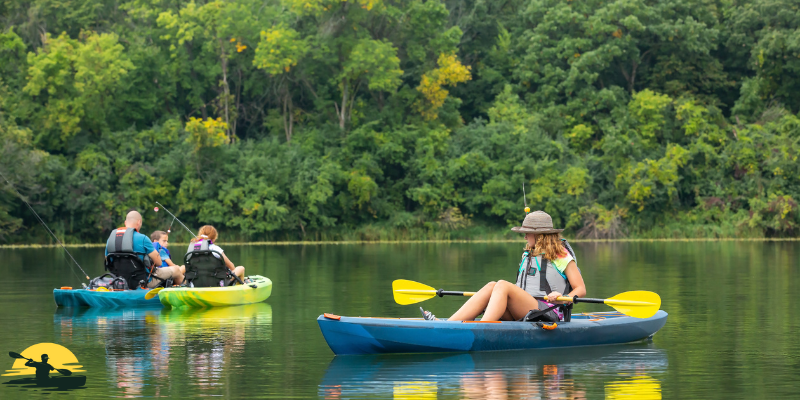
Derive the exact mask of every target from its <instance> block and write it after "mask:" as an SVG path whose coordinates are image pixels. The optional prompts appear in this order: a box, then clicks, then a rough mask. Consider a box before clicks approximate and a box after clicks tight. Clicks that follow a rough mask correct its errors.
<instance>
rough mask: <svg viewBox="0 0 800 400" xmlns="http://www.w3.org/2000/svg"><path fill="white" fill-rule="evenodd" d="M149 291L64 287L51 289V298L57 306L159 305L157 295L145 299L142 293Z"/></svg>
mask: <svg viewBox="0 0 800 400" xmlns="http://www.w3.org/2000/svg"><path fill="white" fill-rule="evenodd" d="M149 291H150V289H135V290H107V291H103V290H88V289H66V288H65V289H53V298H54V299H55V301H56V306H58V307H99V308H136V307H161V302H159V301H158V297H155V298H152V299H149V300H145V298H144V295H145V294H147V292H149Z"/></svg>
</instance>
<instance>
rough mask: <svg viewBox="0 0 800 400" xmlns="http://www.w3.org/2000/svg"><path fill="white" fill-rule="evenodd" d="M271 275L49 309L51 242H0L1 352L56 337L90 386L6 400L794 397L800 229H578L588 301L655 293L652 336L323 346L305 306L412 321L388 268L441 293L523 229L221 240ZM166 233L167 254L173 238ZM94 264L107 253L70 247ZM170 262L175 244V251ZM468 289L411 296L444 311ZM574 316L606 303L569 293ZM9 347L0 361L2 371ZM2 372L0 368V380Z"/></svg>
mask: <svg viewBox="0 0 800 400" xmlns="http://www.w3.org/2000/svg"><path fill="white" fill-rule="evenodd" d="M221 244H222V245H223V247H225V250H226V253H227V254H228V255H229V257H230V258H231V259H232V260H233V261H234V262H235V263H237V264H242V265H245V266H246V267H247V272H248V273H249V274H260V275H265V276H267V277H269V278H270V279H272V281H273V283H274V287H273V293H272V296H271V297H270V298H269V299H268V300H267V301H266V302H264V303H261V304H253V305H247V306H239V307H230V308H218V309H210V310H189V311H174V310H162V309H145V310H141V309H139V310H132V309H131V310H96V309H81V310H71V309H57V308H56V307H55V303H54V302H53V296H52V289H53V288H54V287H60V286H76V287H77V286H80V282H81V280H80V279H79V278H78V277H77V274H76V273H75V272H74V271H72V270H71V268H70V266H69V262H68V260H67V258H66V257H65V255H64V254H63V250H60V249H50V248H48V249H13V250H12V249H0V273H1V274H2V276H3V279H0V343H2V345H3V347H2V348H0V355H2V356H3V357H5V354H6V352H7V351H15V352H22V351H23V350H24V349H25V348H27V347H29V346H31V345H34V344H37V343H40V342H52V343H58V344H61V345H63V346H66V347H67V348H69V349H70V350H71V351H72V352H73V353H74V354H75V355H76V356H77V357H78V359H79V361H80V364H81V365H83V369H84V370H85V371H86V372H85V375H86V376H88V380H87V389H82V390H76V391H71V392H55V393H52V392H44V391H40V390H38V389H26V388H20V387H9V386H8V385H0V397H1V398H3V399H12V398H33V396H36V397H49V398H84V397H96V398H106V397H109V396H111V397H167V396H169V397H175V398H182V397H198V396H221V397H224V398H280V399H286V398H326V399H356V398H357V399H411V398H416V399H435V398H439V399H460V398H468V399H473V398H474V399H484V398H491V399H512V398H529V399H583V398H586V399H601V398H607V399H616V398H675V399H677V398H682V399H685V398H703V399H733V398H743V399H755V398H797V397H798V396H800V394H798V391H799V390H800V383H799V382H800V379H798V377H799V376H800V334H798V332H800V307H798V304H800V302H798V300H797V297H796V295H795V294H794V293H795V292H796V290H795V289H796V288H797V287H798V285H799V284H800V273H799V272H800V271H799V270H800V269H799V268H798V256H800V243H796V242H766V243H760V242H694V243H682V242H681V243H612V244H607V243H604V244H595V243H577V244H574V247H575V251H576V253H577V256H578V260H579V266H580V267H581V270H582V272H583V275H584V279H585V281H586V283H587V286H588V291H589V293H588V295H589V296H590V297H610V296H613V295H614V294H617V293H620V292H624V291H628V290H650V291H654V292H657V293H659V294H660V295H661V298H662V302H663V304H662V309H663V310H665V311H667V312H668V313H669V314H670V316H669V319H668V321H667V325H666V326H665V327H664V328H663V329H662V330H661V331H660V332H659V333H657V334H656V335H655V337H654V339H653V340H652V342H649V343H639V344H629V345H618V346H603V347H596V348H579V349H571V350H551V351H525V352H487V353H471V354H470V353H461V354H435V355H402V356H379V357H378V356H372V357H352V356H348V357H334V355H333V353H332V352H331V351H330V349H329V348H328V346H327V345H326V344H325V341H324V339H323V337H322V334H321V333H320V331H319V328H318V326H317V322H316V318H317V316H319V315H320V314H321V313H323V312H332V313H337V314H340V315H355V316H358V315H361V316H391V317H418V316H419V309H418V307H417V306H413V305H412V306H400V305H397V304H395V303H394V301H393V300H392V293H391V282H392V281H393V280H394V279H400V278H403V279H411V280H415V281H419V282H423V283H426V284H429V285H431V286H434V287H437V288H439V287H441V288H445V289H448V290H476V289H478V288H480V287H481V286H482V285H483V284H484V283H485V282H487V281H490V280H498V279H506V280H513V278H514V276H515V273H516V263H517V262H518V261H519V256H520V252H521V246H522V244H521V243H491V244H392V245H388V244H371V245H320V246H273V247H257V246H240V247H237V246H224V243H221ZM183 247H184V246H179V245H177V244H174V245H173V248H174V250H173V254H174V253H180V251H178V250H175V249H178V248H183ZM70 251H71V252H72V254H73V255H74V256H75V258H76V259H77V260H78V262H79V263H80V264H81V265H82V266H83V267H84V269H86V270H87V272H89V274H90V275H92V276H97V275H100V274H101V272H102V269H103V267H102V258H103V251H102V249H100V248H95V249H71V250H70ZM174 255H175V256H177V257H175V258H180V257H181V256H182V255H183V254H174ZM462 300H463V298H454V297H451V298H434V299H432V300H428V301H427V302H425V303H423V304H422V305H424V306H425V308H426V309H429V310H431V311H433V312H434V313H435V314H437V315H438V316H447V315H449V314H450V313H452V312H453V311H455V310H456V309H457V308H458V307H459V305H460V304H461V301H462ZM576 309H577V312H583V311H606V310H609V309H608V308H606V307H605V306H602V305H579V306H577V307H576ZM12 363H13V360H12V359H11V358H6V359H5V361H2V359H0V372H2V371H4V370H7V369H11V366H12ZM8 379H9V378H8V377H0V382H5V381H7V380H8Z"/></svg>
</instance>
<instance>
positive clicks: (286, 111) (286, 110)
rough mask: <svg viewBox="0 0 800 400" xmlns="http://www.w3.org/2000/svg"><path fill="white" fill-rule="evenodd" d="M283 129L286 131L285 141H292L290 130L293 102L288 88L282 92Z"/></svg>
mask: <svg viewBox="0 0 800 400" xmlns="http://www.w3.org/2000/svg"><path fill="white" fill-rule="evenodd" d="M283 130H284V131H285V132H286V143H287V144H291V143H292V130H294V104H293V103H292V95H291V93H290V92H289V90H284V93H283Z"/></svg>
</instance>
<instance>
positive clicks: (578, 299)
mask: <svg viewBox="0 0 800 400" xmlns="http://www.w3.org/2000/svg"><path fill="white" fill-rule="evenodd" d="M403 292H409V290H404V291H403ZM436 295H437V296H439V297H442V296H467V297H469V296H474V295H475V292H455V291H450V290H442V289H439V290H437V291H436ZM536 299H537V300H542V301H547V299H546V298H544V297H537V298H536ZM556 301H569V302H572V303H598V304H605V303H606V301H607V299H592V298H583V297H578V296H573V297H566V296H560V297H558V298H557V299H556ZM614 302H615V303H628V304H638V303H639V302H638V301H630V302H628V301H625V300H615V301H614Z"/></svg>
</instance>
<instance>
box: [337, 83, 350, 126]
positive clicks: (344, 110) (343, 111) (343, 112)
mask: <svg viewBox="0 0 800 400" xmlns="http://www.w3.org/2000/svg"><path fill="white" fill-rule="evenodd" d="M336 111H337V114H339V128H341V129H342V130H344V122H345V119H346V118H347V81H346V80H345V79H342V105H341V107H339V109H338V110H336Z"/></svg>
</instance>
